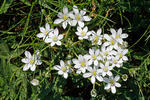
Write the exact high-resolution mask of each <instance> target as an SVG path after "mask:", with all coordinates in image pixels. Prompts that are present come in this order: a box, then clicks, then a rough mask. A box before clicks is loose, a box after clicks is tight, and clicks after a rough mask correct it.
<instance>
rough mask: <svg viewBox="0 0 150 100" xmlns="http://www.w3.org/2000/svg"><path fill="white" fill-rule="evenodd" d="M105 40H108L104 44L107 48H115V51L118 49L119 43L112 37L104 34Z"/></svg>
mask: <svg viewBox="0 0 150 100" xmlns="http://www.w3.org/2000/svg"><path fill="white" fill-rule="evenodd" d="M104 38H105V39H106V40H107V42H105V43H104V44H103V45H104V46H105V47H106V46H109V47H110V49H111V50H112V49H113V48H114V49H117V48H118V42H117V41H116V40H115V39H114V38H113V37H112V36H109V35H108V34H104Z"/></svg>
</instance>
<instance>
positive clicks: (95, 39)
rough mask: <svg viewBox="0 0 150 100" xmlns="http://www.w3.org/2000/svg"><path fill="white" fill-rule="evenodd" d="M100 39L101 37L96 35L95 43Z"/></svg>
mask: <svg viewBox="0 0 150 100" xmlns="http://www.w3.org/2000/svg"><path fill="white" fill-rule="evenodd" d="M98 39H99V37H98V36H96V37H95V40H94V43H95V44H96V43H97V41H98Z"/></svg>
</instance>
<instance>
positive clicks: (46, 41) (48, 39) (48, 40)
mask: <svg viewBox="0 0 150 100" xmlns="http://www.w3.org/2000/svg"><path fill="white" fill-rule="evenodd" d="M44 42H45V43H50V42H52V39H51V38H48V37H47V38H46V39H45V40H44Z"/></svg>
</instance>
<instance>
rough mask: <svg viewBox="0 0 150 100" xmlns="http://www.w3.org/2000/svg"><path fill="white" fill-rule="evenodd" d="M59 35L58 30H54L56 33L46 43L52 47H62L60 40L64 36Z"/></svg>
mask: <svg viewBox="0 0 150 100" xmlns="http://www.w3.org/2000/svg"><path fill="white" fill-rule="evenodd" d="M58 33H59V31H58V29H57V28H56V29H55V30H54V33H53V34H51V35H49V38H47V39H45V41H46V42H47V43H51V46H54V45H55V44H57V45H59V46H60V45H61V41H60V40H61V39H62V38H63V35H58Z"/></svg>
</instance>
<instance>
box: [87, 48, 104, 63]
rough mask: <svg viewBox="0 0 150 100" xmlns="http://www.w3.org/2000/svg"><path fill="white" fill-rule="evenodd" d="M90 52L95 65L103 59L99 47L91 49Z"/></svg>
mask: <svg viewBox="0 0 150 100" xmlns="http://www.w3.org/2000/svg"><path fill="white" fill-rule="evenodd" d="M89 54H90V60H91V62H94V65H95V66H97V65H98V60H100V59H101V57H100V50H99V49H96V50H95V49H89Z"/></svg>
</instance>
